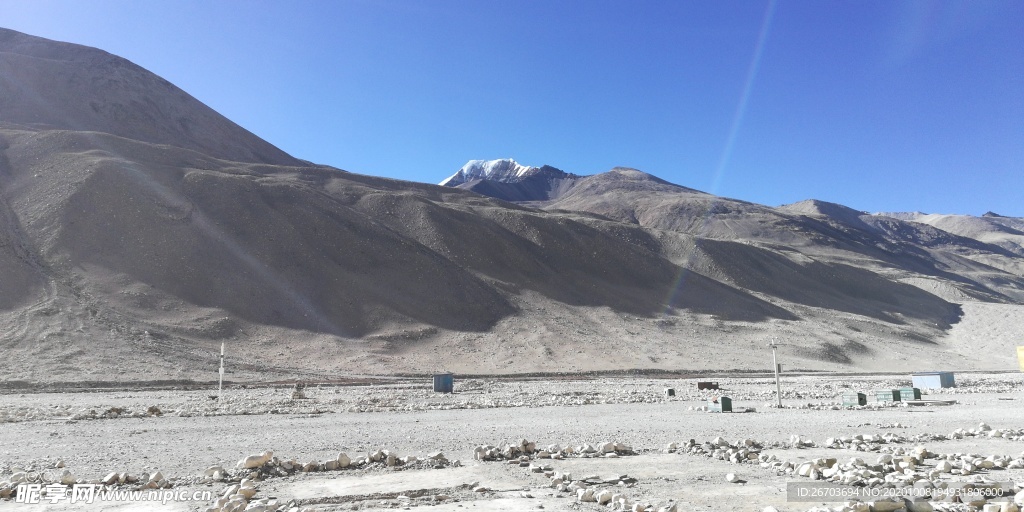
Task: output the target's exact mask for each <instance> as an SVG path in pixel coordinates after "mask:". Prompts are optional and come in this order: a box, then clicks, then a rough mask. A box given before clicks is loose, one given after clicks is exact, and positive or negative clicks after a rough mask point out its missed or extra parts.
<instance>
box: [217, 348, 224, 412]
mask: <svg viewBox="0 0 1024 512" xmlns="http://www.w3.org/2000/svg"><path fill="white" fill-rule="evenodd" d="M223 392H224V342H223V341H222V342H221V343H220V381H219V382H218V383H217V400H220V395H221V393H223Z"/></svg>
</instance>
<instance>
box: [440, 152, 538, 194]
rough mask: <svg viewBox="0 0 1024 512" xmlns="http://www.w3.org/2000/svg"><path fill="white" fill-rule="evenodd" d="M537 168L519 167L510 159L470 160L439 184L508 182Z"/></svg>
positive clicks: (451, 185) (449, 185)
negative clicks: (483, 181) (489, 181)
mask: <svg viewBox="0 0 1024 512" xmlns="http://www.w3.org/2000/svg"><path fill="white" fill-rule="evenodd" d="M538 169H539V167H530V166H526V165H520V164H519V163H518V162H516V161H515V160H513V159H511V158H502V159H500V160H470V161H469V162H467V163H466V165H463V166H462V169H459V171H458V172H456V173H455V174H453V175H451V176H449V177H448V179H446V180H444V181H442V182H441V183H439V185H441V186H447V187H454V186H457V185H461V184H463V183H466V182H467V181H472V180H476V179H489V180H495V181H509V180H510V179H514V178H522V177H523V176H526V175H527V174H529V173H531V172H532V171H536V170H538Z"/></svg>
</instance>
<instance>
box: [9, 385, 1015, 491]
mask: <svg viewBox="0 0 1024 512" xmlns="http://www.w3.org/2000/svg"><path fill="white" fill-rule="evenodd" d="M956 379H957V387H955V388H948V389H934V390H925V391H924V394H923V396H922V398H923V399H924V401H926V402H930V403H948V402H955V403H952V404H949V405H917V406H912V405H906V404H905V403H897V402H890V403H882V402H876V400H875V390H884V389H893V388H899V387H906V386H908V385H909V384H910V376H909V375H902V374H892V375H886V374H860V375H855V374H850V375H815V374H806V373H805V374H785V373H784V374H783V376H782V378H781V384H782V390H783V395H782V402H783V406H784V407H783V408H782V409H779V408H778V407H776V406H775V403H776V396H775V382H774V378H773V377H772V376H771V375H770V374H756V373H750V374H733V375H721V374H719V375H715V374H708V375H695V374H690V375H687V374H670V373H663V374H658V375H654V376H652V375H646V376H645V375H603V376H602V375H589V376H581V375H576V376H568V377H567V376H557V375H547V376H537V377H534V378H526V377H512V378H467V379H459V378H457V379H456V381H455V386H454V391H455V392H454V393H450V394H449V393H437V392H434V391H433V388H432V383H431V381H430V379H429V378H426V377H422V378H421V377H406V378H376V379H363V380H360V379H352V380H350V381H348V382H333V383H322V384H313V383H311V384H310V385H308V386H307V387H306V388H305V390H304V394H305V396H306V397H305V398H293V396H292V393H293V390H294V388H293V386H291V385H289V384H287V383H279V384H277V385H266V384H265V385H240V384H232V385H229V386H227V388H226V389H224V390H223V394H222V395H221V396H220V398H219V399H213V398H211V396H216V395H217V389H216V386H196V387H192V388H189V389H186V388H180V387H179V388H164V389H145V388H137V389H116V390H102V391H95V390H92V391H74V392H72V391H64V392H32V391H25V392H19V391H17V390H6V392H5V395H4V397H3V398H4V400H3V404H4V405H3V408H2V412H0V415H2V416H0V418H2V420H0V421H4V423H3V425H2V428H0V461H3V462H2V466H0V481H10V480H11V477H12V475H13V474H14V473H17V472H23V473H25V474H28V475H35V476H33V478H39V479H45V478H51V479H52V478H55V477H59V476H60V474H61V473H62V472H63V471H68V472H70V473H71V474H72V475H73V478H75V479H77V480H78V481H79V482H81V483H87V482H99V481H100V480H103V479H104V478H107V477H108V475H110V474H111V473H115V474H124V473H126V474H127V475H131V476H130V477H129V480H132V477H134V478H136V479H140V480H139V481H138V482H134V483H133V482H130V481H129V482H126V483H122V484H117V483H115V484H114V487H116V488H122V489H144V488H145V484H146V483H147V481H148V479H149V477H150V476H151V475H153V474H155V473H156V472H160V474H161V475H162V477H163V480H164V481H165V483H163V485H164V486H170V487H169V488H173V489H175V490H176V491H183V492H187V493H189V496H191V495H192V494H191V493H193V492H200V493H201V492H203V491H209V492H210V493H212V497H213V498H219V497H220V496H222V495H223V494H224V492H225V490H230V488H231V486H232V485H233V484H238V483H239V482H241V481H242V479H250V480H251V481H252V485H253V486H254V487H255V489H256V490H257V491H256V493H255V494H254V495H253V496H252V497H251V500H250V503H249V505H248V506H249V507H250V508H249V509H247V510H292V509H294V510H310V511H314V510H315V511H326V510H392V509H414V508H423V509H431V510H439V511H440V510H463V509H465V510H481V511H489V510H493V511H498V510H510V511H511V510H613V509H614V508H616V506H615V505H614V504H611V505H609V504H604V505H602V504H599V503H598V502H597V501H589V498H590V497H589V496H588V497H587V499H586V500H584V501H581V497H582V496H583V494H586V490H584V491H583V494H580V493H579V492H578V491H577V490H576V489H569V490H563V491H559V490H558V489H557V484H556V485H554V486H553V484H552V481H553V479H552V477H556V478H557V477H558V476H564V475H568V478H565V479H564V481H563V482H562V483H563V485H565V486H568V485H571V483H572V482H582V483H583V485H584V486H586V487H587V488H589V489H591V491H592V493H593V495H594V496H597V495H598V494H599V493H600V492H601V491H603V490H608V491H610V492H611V493H614V494H615V495H616V497H617V498H624V499H625V500H627V501H626V503H624V505H626V506H627V507H629V508H627V509H628V510H634V508H632V507H634V506H640V507H644V508H642V509H643V510H659V509H662V508H666V507H671V506H675V507H676V510H686V511H705V510H707V511H714V510H736V511H761V510H764V509H766V507H775V509H777V510H780V511H796V510H800V511H804V510H812V509H814V507H824V506H830V507H841V506H842V505H843V502H844V501H845V500H834V501H828V500H824V499H823V500H819V501H795V500H793V499H792V496H787V484H791V483H807V482H811V481H814V480H812V479H811V478H809V477H805V476H799V475H798V474H797V472H798V471H799V467H800V465H801V464H803V463H808V462H812V463H813V462H814V461H815V460H821V459H835V462H834V463H836V464H839V465H842V464H847V463H850V461H852V460H853V459H854V458H860V459H862V460H863V461H864V464H866V465H867V466H875V465H876V464H877V461H878V460H880V459H879V457H884V456H885V455H890V456H894V457H896V458H897V459H899V458H900V457H901V456H903V455H904V454H913V453H915V450H919V449H921V448H922V447H923V448H924V449H926V450H927V453H928V456H927V457H925V458H920V459H919V460H918V463H919V464H916V465H915V466H914V469H913V471H912V474H914V475H917V478H918V479H925V480H928V479H930V480H932V481H934V482H936V483H939V482H947V483H951V484H952V483H954V482H960V483H963V482H971V483H979V482H989V483H997V484H998V485H1004V486H1005V487H1006V489H1007V491H1006V492H1007V495H1006V497H1004V498H1002V499H1003V500H1004V501H1005V500H1009V501H1012V500H1013V498H1014V493H1015V492H1017V491H1019V490H1020V489H1014V486H1018V487H1019V485H1020V483H1021V482H1022V481H1024V467H1022V466H1021V464H1022V463H1024V460H1022V459H1024V422H1022V421H1021V413H1020V410H1021V409H1020V407H1021V403H1022V401H1024V378H1022V376H1021V374H1020V373H1018V372H1002V373H981V372H977V373H975V372H971V373H959V374H956ZM701 381H714V382H717V383H718V385H719V387H720V389H718V390H698V389H697V382H701ZM669 389H671V390H672V392H673V393H672V396H670V394H669V392H668V390H669ZM857 391H859V392H862V393H866V394H867V395H868V405H867V406H858V407H844V406H842V405H841V397H842V395H843V394H844V393H850V392H857ZM721 396H728V397H730V398H731V399H732V400H733V408H734V410H736V411H742V410H748V412H733V413H716V412H707V411H705V410H704V409H705V408H706V407H707V404H708V400H713V399H716V398H718V397H721ZM982 424H984V425H982ZM993 432H995V433H993ZM794 436H798V438H797V437H794ZM691 440H693V441H692V443H694V444H693V446H692V447H691ZM524 441H525V442H524ZM528 443H533V444H534V445H535V450H536V451H534V452H533V453H528V452H525V451H524V452H518V451H517V452H512V453H508V452H507V450H508V447H509V446H512V447H516V448H521V447H525V446H526V445H527V444H528ZM705 443H713V444H714V448H719V447H722V449H723V450H721V451H724V452H726V453H728V450H729V449H730V447H732V449H733V451H736V450H735V449H736V448H748V449H749V450H750V451H753V452H754V453H756V454H757V457H756V458H751V459H746V458H744V459H743V460H742V461H737V460H735V459H734V460H729V459H728V458H726V459H725V460H722V459H719V458H716V457H711V456H707V455H706V454H703V453H702V452H701V447H702V446H705ZM723 443H724V444H723ZM551 445H558V447H557V448H555V447H551ZM588 445H589V447H592V448H593V449H594V450H595V452H594V453H586V452H587V451H588V449H589V448H588ZM485 446H486V447H489V448H491V452H490V455H496V457H494V458H492V457H489V456H487V453H486V452H484V453H481V447H485ZM609 448H612V450H609ZM550 449H560V450H562V451H557V452H555V451H551V450H550ZM566 449H568V450H571V451H572V452H573V453H567V452H565V451H564V450H566ZM694 449H696V452H694ZM268 450H269V451H272V452H273V457H274V460H272V461H269V462H268V463H267V464H264V465H261V466H260V467H258V468H250V469H240V468H239V467H238V464H239V463H240V462H241V461H243V460H244V459H245V458H246V457H248V456H251V455H259V454H261V453H263V452H265V451H268ZM545 450H548V452H547V453H546V454H545V453H544V451H545ZM605 450H608V451H607V452H605ZM503 451H504V452H506V453H498V452H503ZM438 452H440V454H441V455H440V456H439V455H438ZM342 453H344V454H345V455H346V456H347V458H348V459H349V460H350V461H351V462H350V463H349V465H348V467H344V468H339V467H337V464H334V465H333V466H334V467H333V468H330V467H329V466H327V462H328V461H337V460H338V458H339V455H340V454H342ZM555 453H558V454H560V455H558V456H556V457H555V458H550V456H551V455H552V454H555ZM375 455H376V456H382V458H381V460H379V461H371V460H370V459H373V458H375ZM387 455H392V456H393V457H394V459H392V461H391V464H392V465H390V466H389V465H388V462H389V461H388V460H387ZM743 455H744V457H745V456H746V454H745V453H744V454H743ZM947 455H948V456H949V459H948V460H950V461H952V462H953V464H952V465H953V466H955V467H954V471H958V470H957V469H956V468H957V467H960V466H958V464H960V462H961V461H962V460H965V457H966V460H973V459H972V457H974V458H977V459H990V460H994V461H995V464H994V465H993V467H991V468H985V467H984V466H985V465H984V464H978V465H977V466H975V468H976V469H975V470H974V471H970V472H968V473H965V474H963V475H960V474H953V473H951V472H950V473H941V474H938V475H935V474H932V476H931V477H929V476H928V475H929V473H931V472H933V471H935V468H936V467H937V465H938V464H940V463H942V462H943V461H944V460H946V459H943V458H942V457H945V456H947ZM409 456H412V457H414V459H409V458H408V457H409ZM993 456H996V457H993ZM520 457H522V459H520ZM1000 457H1003V458H1002V459H1000ZM361 458H363V459H366V462H364V463H363V464H359V462H360V459H361ZM481 459H491V460H481ZM507 459H512V460H507ZM403 460H405V461H406V462H405V463H403V462H402V461H403ZM1014 460H1016V461H1019V462H1017V463H1013V461H1014ZM765 461H768V462H766V463H762V462H765ZM773 461H778V462H781V463H782V464H785V463H792V465H791V466H790V467H789V469H788V470H787V469H786V467H785V466H782V467H773V466H772V465H771V462H773ZM1001 461H1006V462H1001ZM291 464H294V468H291V467H289V466H290V465H291ZM1000 464H1003V465H1004V466H1008V467H1000ZM282 465H285V466H284V467H286V468H288V470H287V471H285V470H283V469H282ZM766 465H767V467H765V466H766ZM882 466H884V465H880V466H876V468H875V469H881V467H882ZM216 467H220V468H222V469H223V471H222V473H221V474H218V475H216V477H211V474H212V472H211V471H208V470H209V469H211V468H216ZM822 469H825V468H822ZM204 473H205V475H204ZM883 473H884V471H883ZM818 478H822V477H821V476H818ZM729 480H733V481H732V482H730V481H729ZM883 487H885V486H883ZM897 487H898V486H897ZM204 497H205V496H204ZM260 499H263V500H264V501H262V502H261V501H258V500H260ZM212 504H213V499H209V500H205V501H203V500H197V501H191V500H181V501H170V502H168V503H163V504H161V503H152V502H146V501H139V500H134V499H124V500H111V501H98V500H97V501H95V502H94V503H92V504H83V503H74V504H72V503H70V502H69V501H68V500H62V501H60V502H58V503H49V502H46V500H45V498H44V499H43V500H42V503H39V504H23V503H17V502H14V501H13V500H3V501H0V507H2V508H5V509H11V510H25V511H35V510H39V511H43V510H168V511H177V510H181V511H185V510H206V509H207V508H208V507H209V506H211V505H212ZM259 505H263V506H265V507H266V508H254V507H255V506H259ZM931 505H932V506H933V507H934V508H935V509H947V510H970V508H968V505H966V504H960V503H951V502H948V501H935V502H932V504H931ZM900 506H902V505H900ZM878 507H879V508H872V509H871V510H882V509H883V508H881V506H880V505H879V506H878ZM666 509H667V508H666ZM977 509H978V510H981V507H977ZM636 510H641V509H636ZM851 510H853V509H851ZM921 510H924V509H923V508H922V509H921Z"/></svg>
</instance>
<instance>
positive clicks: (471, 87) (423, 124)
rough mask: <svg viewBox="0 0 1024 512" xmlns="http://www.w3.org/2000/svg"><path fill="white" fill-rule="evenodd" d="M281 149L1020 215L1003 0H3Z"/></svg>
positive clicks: (359, 159) (1012, 34) (402, 172)
mask: <svg viewBox="0 0 1024 512" xmlns="http://www.w3.org/2000/svg"><path fill="white" fill-rule="evenodd" d="M0 26H3V27H6V28H11V29H14V30H19V31H22V32H27V33H29V34H33V35H37V36H42V37H47V38H50V39H56V40H61V41H69V42H74V43H79V44H84V45H88V46H95V47H98V48H101V49H104V50H106V51H109V52H111V53H115V54H118V55H120V56H122V57H125V58H128V59H130V60H132V61H133V62H135V63H137V64H139V65H141V66H143V67H145V68H147V69H149V70H150V71H153V72H154V73H157V74H158V75H161V76H162V77H164V78H166V79H167V80H169V81H171V82H173V83H175V84H176V85H178V86H179V87H181V88H182V89H184V90H185V91H187V92H189V93H190V94H192V95H193V96H195V97H196V98H198V99H199V100H200V101H203V102H204V103H206V104H207V105H209V106H211V107H213V108H214V109H215V110H217V111H219V112H220V113H222V114H224V115H225V116H227V117H228V118H230V119H232V120H234V121H235V122H237V123H238V124H240V125H242V126H244V127H245V128H247V129H249V130H251V131H252V132H254V133H256V134H257V135H259V136H261V137H263V138H264V139H266V140H268V141H270V142H271V143H273V144H275V145H277V146H278V147H280V148H282V149H284V150H285V151H287V152H289V153H291V154H292V155H294V156H296V157H299V158H304V159H307V160H311V161H314V162H317V163H322V164H328V165H333V166H336V167H339V168H342V169H345V170H349V171H352V172H359V173H363V174H372V175H378V176H388V177H394V178H400V179H406V180H413V181H423V182H434V183H436V182H438V181H440V180H442V179H444V178H445V177H447V176H448V175H450V174H451V173H453V172H454V171H456V170H457V169H458V168H459V167H461V166H462V164H463V163H465V162H466V161H467V160H471V159H493V158H509V157H511V158H515V159H516V160H518V161H519V162H520V163H522V164H526V165H537V166H539V165H542V164H548V165H553V166H555V167H558V168H560V169H563V170H565V171H569V172H574V173H577V174H594V173H598V172H603V171H606V170H608V169H610V168H612V167H615V166H629V167H635V168H638V169H641V170H643V171H646V172H649V173H651V174H654V175H657V176H659V177H661V178H664V179H667V180H669V181H672V182H674V183H678V184H680V185H685V186H689V187H692V188H697V189H700V190H704V191H707V192H712V193H715V194H719V195H723V196H728V197H733V198H737V199H743V200H748V201H753V202H758V203H762V204H767V205H771V206H775V205H779V204H785V203H791V202H795V201H800V200H803V199H808V198H815V199H821V200H826V201H833V202H837V203H842V204H845V205H847V206H850V207H853V208H856V209H859V210H866V211H871V212H875V211H912V210H918V211H924V212H929V213H967V214H973V215H980V214H982V213H984V212H986V211H989V210H991V211H994V212H997V213H1000V214H1003V215H1013V216H1024V2H1020V1H1017V0H1000V1H986V0H970V1H967V0H964V1H954V0H943V1H929V0H913V1H899V0H879V1H872V0H865V1H848V0H842V1H827V0H777V2H768V1H754V0H750V1H710V0H709V1H684V0H671V1H655V0H650V1H616V2H610V1H603V0H543V1H533V0H510V1H498V0H494V1H490V0H467V1H461V0H429V1H427V0H400V1H395V0H365V1H362V0H360V1H357V0H322V1H302V0H288V1H285V0H281V1H273V2H271V1H257V0H245V1H242V0H237V1H216V0H201V1H191V0H173V1H171V0H124V1H113V0H89V1H81V0H62V1H55V0H0Z"/></svg>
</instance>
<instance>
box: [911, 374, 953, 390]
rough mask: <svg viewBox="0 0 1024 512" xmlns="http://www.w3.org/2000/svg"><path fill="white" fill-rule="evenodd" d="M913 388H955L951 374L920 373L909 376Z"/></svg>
mask: <svg viewBox="0 0 1024 512" xmlns="http://www.w3.org/2000/svg"><path fill="white" fill-rule="evenodd" d="M910 377H911V380H912V381H913V382H914V387H915V388H920V389H938V388H955V387H956V381H954V380H953V372H921V373H915V374H913V375H911V376H910Z"/></svg>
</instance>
